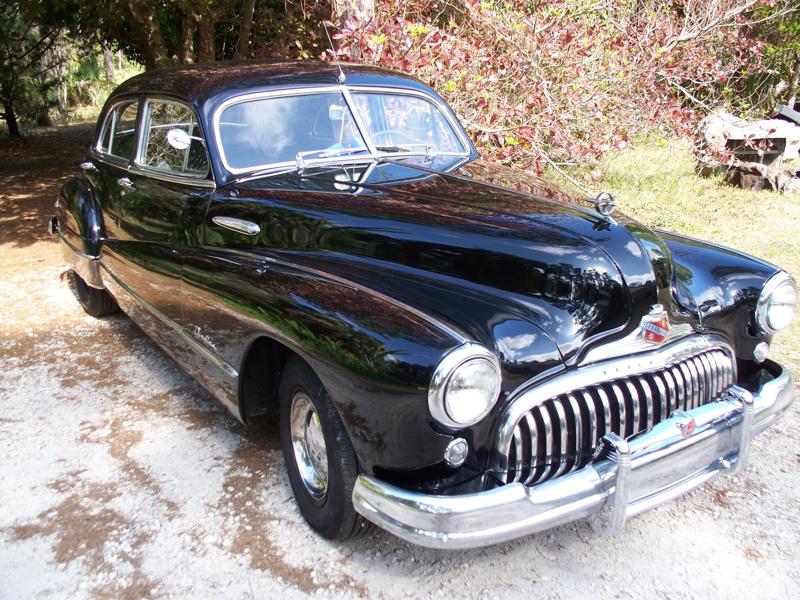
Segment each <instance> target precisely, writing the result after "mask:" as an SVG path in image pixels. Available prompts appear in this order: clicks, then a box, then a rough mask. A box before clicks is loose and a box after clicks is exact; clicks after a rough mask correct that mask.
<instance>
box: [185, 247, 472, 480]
mask: <svg viewBox="0 0 800 600" xmlns="http://www.w3.org/2000/svg"><path fill="white" fill-rule="evenodd" d="M182 285H183V320H184V325H185V329H186V331H187V333H188V334H189V335H192V336H193V337H195V339H196V340H197V341H199V342H200V343H203V344H204V345H206V346H207V347H208V348H209V349H211V350H212V351H213V352H215V353H216V354H218V355H219V356H220V357H221V358H222V359H223V360H225V361H226V362H228V363H229V364H232V365H241V364H242V363H243V361H244V359H245V352H246V349H247V348H248V347H249V343H250V342H251V341H252V340H253V339H254V338H256V337H258V336H266V337H269V338H271V339H274V340H277V341H279V342H280V343H281V344H283V345H285V346H287V347H289V348H290V349H292V350H293V351H295V352H296V353H297V354H299V355H300V356H302V357H303V358H304V359H305V360H306V361H307V362H308V363H309V364H310V365H311V367H312V368H313V369H314V371H315V372H316V373H317V375H318V376H319V377H320V379H321V380H322V382H323V384H324V385H325V387H326V389H327V390H328V392H329V393H330V395H331V397H332V399H333V402H334V404H335V405H336V407H337V409H338V410H339V413H340V415H341V416H342V420H343V422H344V424H345V427H346V428H347V431H348V433H349V434H350V439H351V440H352V442H353V446H354V447H355V450H356V453H357V455H358V458H359V461H360V463H361V465H362V467H364V468H365V469H366V470H367V471H369V472H373V470H374V469H375V468H385V469H398V470H415V469H420V468H424V467H427V466H430V465H433V464H436V463H439V462H441V461H442V457H443V453H444V450H445V448H446V446H447V443H448V442H449V441H450V440H451V439H452V435H448V434H447V433H445V432H443V431H441V430H440V429H439V428H437V426H436V425H435V424H434V423H433V422H432V418H431V416H430V413H429V411H428V404H427V387H428V383H429V381H430V377H431V374H432V372H433V369H434V368H435V367H436V365H437V364H438V361H439V359H440V358H441V357H442V355H443V354H444V353H446V352H447V351H449V350H450V349H452V348H454V347H455V346H457V345H459V344H460V343H462V342H463V339H461V338H459V336H458V334H457V333H455V332H452V331H450V330H449V329H448V328H447V327H442V326H439V325H438V324H437V323H436V322H435V321H433V320H432V319H429V318H426V317H425V315H422V314H420V313H417V312H416V311H414V310H413V309H411V308H410V307H404V306H402V305H400V304H398V303H397V302H395V301H393V300H391V299H390V298H387V297H384V296H381V295H379V294H375V293H372V292H371V291H369V290H367V289H365V288H363V287H361V286H359V285H357V284H353V283H352V282H347V281H344V280H341V279H338V278H335V277H331V276H327V275H326V274H324V273H319V272H314V271H312V270H310V269H307V268H302V267H299V266H298V265H294V264H291V263H288V262H284V261H282V260H280V259H279V258H276V257H275V256H272V255H270V254H268V253H261V252H249V251H238V250H233V249H225V248H211V247H205V248H202V249H198V251H197V252H192V251H190V252H189V254H188V255H187V256H186V258H185V262H184V268H183V282H182ZM265 368H266V367H265Z"/></svg>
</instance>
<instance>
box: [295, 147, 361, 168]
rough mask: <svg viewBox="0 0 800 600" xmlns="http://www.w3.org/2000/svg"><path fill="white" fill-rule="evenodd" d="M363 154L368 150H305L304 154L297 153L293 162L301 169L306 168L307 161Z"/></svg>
mask: <svg viewBox="0 0 800 600" xmlns="http://www.w3.org/2000/svg"><path fill="white" fill-rule="evenodd" d="M364 152H366V153H369V150H367V149H366V148H334V149H327V148H325V149H322V150H307V151H305V152H298V153H297V154H296V155H295V157H294V160H295V162H296V163H297V168H298V169H303V168H304V167H305V166H306V160H307V159H311V160H314V159H319V158H341V157H343V156H353V155H358V154H363V153H364Z"/></svg>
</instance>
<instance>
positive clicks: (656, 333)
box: [642, 304, 669, 344]
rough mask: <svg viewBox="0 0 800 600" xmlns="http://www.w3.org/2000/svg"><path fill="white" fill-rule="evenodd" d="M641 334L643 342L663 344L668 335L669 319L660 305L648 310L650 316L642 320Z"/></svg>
mask: <svg viewBox="0 0 800 600" xmlns="http://www.w3.org/2000/svg"><path fill="white" fill-rule="evenodd" d="M642 333H643V336H644V341H645V342H650V343H651V344H663V343H664V340H666V339H667V335H669V317H668V316H667V311H665V310H664V307H663V306H661V305H660V304H656V305H655V306H653V307H652V308H651V309H650V314H648V315H647V316H646V317H644V318H643V319H642Z"/></svg>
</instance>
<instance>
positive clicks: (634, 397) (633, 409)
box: [625, 379, 639, 437]
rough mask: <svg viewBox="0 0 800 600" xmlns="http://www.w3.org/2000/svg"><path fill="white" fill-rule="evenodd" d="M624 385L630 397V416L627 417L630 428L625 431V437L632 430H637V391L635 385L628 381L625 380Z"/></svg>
mask: <svg viewBox="0 0 800 600" xmlns="http://www.w3.org/2000/svg"><path fill="white" fill-rule="evenodd" d="M625 387H626V388H628V393H629V394H630V397H631V404H630V407H631V418H630V419H629V422H630V428H629V429H628V431H626V432H625V434H626V437H627V436H629V435H633V432H634V431H639V392H637V391H636V386H635V385H633V383H632V382H631V381H630V379H626V380H625Z"/></svg>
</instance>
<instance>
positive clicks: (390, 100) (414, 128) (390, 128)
mask: <svg viewBox="0 0 800 600" xmlns="http://www.w3.org/2000/svg"><path fill="white" fill-rule="evenodd" d="M353 100H354V102H355V106H356V110H357V111H358V114H359V116H360V117H361V120H362V121H363V122H364V124H365V125H366V127H367V133H368V135H369V137H370V138H371V139H372V142H373V143H374V144H375V146H376V147H378V150H381V149H382V147H384V148H383V149H386V150H387V151H397V150H398V147H402V146H417V145H424V146H426V147H427V148H429V149H430V150H431V151H433V152H436V153H440V154H441V153H456V154H463V153H465V152H466V150H465V148H464V145H463V144H462V143H461V141H460V140H459V139H458V136H457V135H456V132H455V131H454V130H453V127H452V126H451V125H450V122H449V121H448V120H447V118H446V117H445V116H444V114H442V112H441V111H440V110H439V109H438V108H437V107H436V106H435V105H434V104H433V103H432V102H430V101H428V100H425V99H424V98H419V97H417V96H407V95H402V94H391V93H388V94H381V93H372V92H366V93H362V92H359V93H354V94H353Z"/></svg>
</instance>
